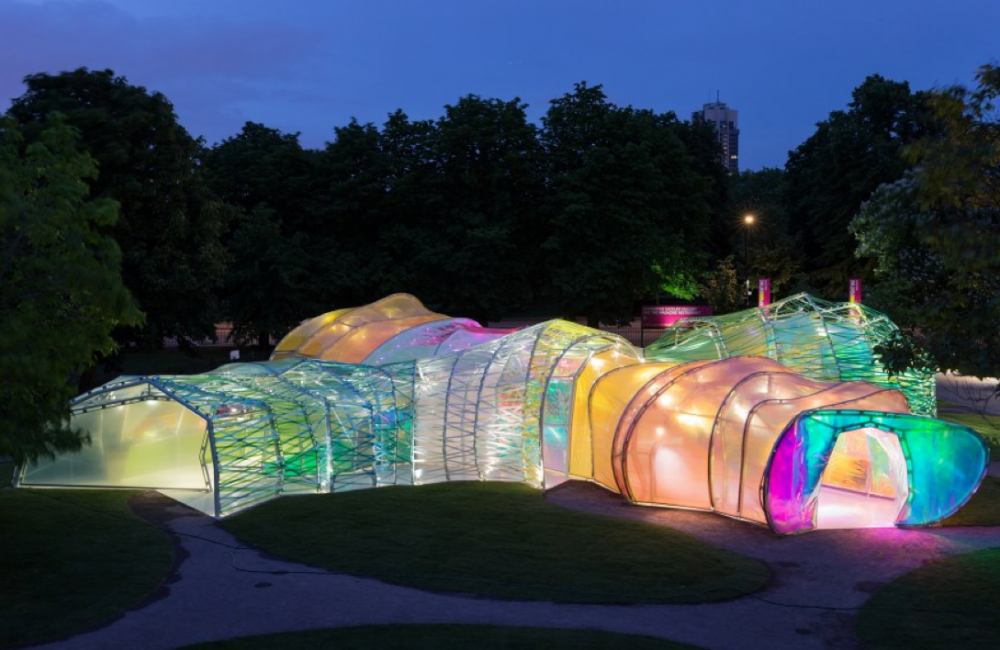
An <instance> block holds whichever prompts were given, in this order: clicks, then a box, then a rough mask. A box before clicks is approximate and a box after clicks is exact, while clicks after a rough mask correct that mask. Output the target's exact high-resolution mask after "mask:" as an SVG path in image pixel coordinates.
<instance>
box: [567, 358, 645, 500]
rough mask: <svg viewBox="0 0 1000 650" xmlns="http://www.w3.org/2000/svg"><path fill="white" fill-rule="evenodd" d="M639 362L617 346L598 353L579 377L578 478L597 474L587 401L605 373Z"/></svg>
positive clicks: (573, 447) (573, 450)
mask: <svg viewBox="0 0 1000 650" xmlns="http://www.w3.org/2000/svg"><path fill="white" fill-rule="evenodd" d="M635 363H638V360H637V359H633V358H632V357H629V356H626V355H624V354H621V353H620V352H618V351H617V350H606V351H604V352H600V353H598V354H595V355H594V356H592V357H591V358H590V361H588V362H587V363H586V364H584V366H583V368H581V369H580V372H579V374H578V375H577V379H576V387H575V389H574V393H573V416H572V430H571V433H570V459H569V473H570V474H571V475H573V476H574V477H576V478H581V479H585V480H590V479H593V478H594V457H593V456H594V454H593V441H592V440H591V437H590V434H591V422H590V411H589V409H588V408H587V404H588V402H589V401H590V392H591V390H592V389H593V388H594V384H595V383H596V382H597V380H598V379H600V378H601V376H602V375H604V374H606V373H608V372H610V371H612V370H614V369H615V368H621V367H624V366H629V365H633V364H635Z"/></svg>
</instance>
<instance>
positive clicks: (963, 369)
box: [851, 66, 1000, 377]
mask: <svg viewBox="0 0 1000 650" xmlns="http://www.w3.org/2000/svg"><path fill="white" fill-rule="evenodd" d="M977 81H978V88H977V89H976V90H975V91H968V90H966V89H964V88H958V87H956V88H949V89H946V90H943V91H941V92H938V93H936V94H935V95H934V97H933V98H932V100H931V103H930V104H931V106H932V108H933V110H934V115H935V117H936V118H937V119H938V120H939V123H940V125H941V127H942V130H941V131H940V132H939V133H936V134H934V135H929V136H927V137H925V138H923V139H921V140H919V141H917V142H915V143H914V144H913V145H912V146H911V147H910V148H909V149H908V150H907V155H908V156H909V160H910V162H911V163H914V164H915V165H916V167H915V168H914V169H913V170H912V171H911V172H909V173H908V174H907V175H906V176H905V177H904V178H903V179H902V180H900V181H897V182H895V183H890V184H886V185H883V186H882V187H880V188H879V189H878V191H877V192H876V193H875V194H874V195H873V197H872V199H871V200H870V201H869V202H868V203H867V204H865V206H864V207H863V209H862V210H861V211H860V213H859V214H858V216H857V217H856V218H855V219H854V221H853V223H852V224H851V228H852V231H853V233H854V234H855V236H856V237H857V239H858V254H859V255H870V256H872V257H874V258H875V259H876V260H877V267H876V278H877V280H878V282H877V284H875V285H874V286H873V288H872V291H871V297H872V300H873V301H875V304H876V306H878V307H880V308H882V309H884V310H886V311H887V312H888V313H889V315H890V316H891V317H892V318H893V319H894V320H896V321H897V323H898V324H899V325H900V326H901V327H902V328H904V330H905V331H906V332H907V333H908V334H909V335H910V336H911V337H912V339H913V341H914V342H915V343H916V344H917V345H918V346H920V347H921V348H923V349H925V350H926V351H927V352H929V353H930V355H931V358H932V359H933V362H934V363H935V364H936V365H937V366H938V367H939V368H940V369H942V370H954V371H958V372H960V373H963V374H967V375H975V376H978V377H986V376H997V375H1000V348H998V346H997V345H996V340H995V338H996V332H997V331H1000V299H998V297H1000V250H998V249H997V246H996V242H997V241H1000V184H998V182H997V181H998V180H1000V171H998V170H1000V120H998V119H997V118H998V115H997V112H996V109H995V105H994V102H995V100H996V98H997V97H998V95H1000V71H998V69H997V68H996V67H994V66H985V67H983V68H981V69H980V71H979V74H978V75H977ZM904 343H906V341H905V340H904V341H902V342H901V345H902V344H904ZM897 347H898V346H897ZM888 352H889V353H890V354H891V355H895V356H901V357H902V358H903V359H904V361H909V360H910V359H909V358H908V356H907V355H906V354H902V353H903V352H905V350H897V349H895V348H894V349H891V350H889V351H888ZM911 356H912V355H911ZM915 359H916V360H917V361H918V362H919V361H920V358H919V355H916V356H915Z"/></svg>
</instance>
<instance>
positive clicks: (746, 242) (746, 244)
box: [743, 214, 754, 307]
mask: <svg viewBox="0 0 1000 650" xmlns="http://www.w3.org/2000/svg"><path fill="white" fill-rule="evenodd" d="M753 221H754V217H753V215H752V214H747V215H744V216H743V276H744V277H745V278H746V283H747V286H746V290H745V293H744V295H743V300H744V304H745V306H747V307H749V306H750V226H752V225H753Z"/></svg>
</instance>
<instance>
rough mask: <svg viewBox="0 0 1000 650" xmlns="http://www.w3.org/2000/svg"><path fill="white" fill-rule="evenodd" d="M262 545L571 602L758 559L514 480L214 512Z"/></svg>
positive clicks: (660, 587)
mask: <svg viewBox="0 0 1000 650" xmlns="http://www.w3.org/2000/svg"><path fill="white" fill-rule="evenodd" d="M223 526H224V527H225V528H227V529H228V530H229V531H230V532H232V533H234V534H235V535H237V536H239V537H240V538H241V539H243V540H244V541H245V542H248V543H250V544H252V545H254V546H256V547H257V548H259V549H262V550H264V551H267V552H269V553H272V554H274V555H278V556H281V557H285V558H289V559H292V560H296V561H299V562H304V563H306V564H310V565H313V566H317V567H323V568H326V569H329V570H332V571H337V572H344V573H350V574H356V575H364V576H370V577H375V578H379V579H381V580H384V581H386V582H391V583H395V584H401V585H407V586H412V587H419V588H423V589H430V590H439V591H455V592H462V593H470V594H479V595H484V596H490V597H496V598H509V599H518V600H551V601H557V602H573V603H692V602H706V601H714V600H722V599H728V598H735V597H739V596H741V595H744V594H746V593H748V592H753V591H756V590H758V589H760V588H761V587H763V586H764V584H765V583H766V582H767V580H768V578H769V572H768V570H767V568H766V567H765V566H764V565H763V564H762V563H760V562H757V561H756V560H751V559H748V558H745V557H742V556H740V555H737V554H735V553H732V552H730V551H726V550H723V549H719V548H716V547H714V546H711V545H709V544H707V543H705V542H702V541H700V540H697V539H695V538H694V537H691V536H689V535H686V534H683V533H680V532H678V531H674V530H670V529H666V528H663V527H659V526H654V525H651V524H646V523H643V522H636V521H628V520H622V519H618V518H614V517H606V516H600V515H590V514H584V513H579V512H574V511H570V510H566V509H564V508H560V507H558V506H554V505H551V504H548V503H546V502H545V501H544V499H543V498H542V494H541V492H539V491H538V490H535V489H532V488H530V487H528V486H526V485H520V484H512V483H488V482H482V483H481V482H465V483H462V482H457V483H441V484H436V485H424V486H418V487H387V488H379V489H374V490H363V491H357V492H346V493H339V494H330V495H316V496H301V497H286V498H283V499H278V500H276V501H272V502H269V503H265V504H262V505H260V506H258V507H256V508H254V509H252V510H249V511H247V512H244V513H241V514H238V515H235V516H233V517H230V518H228V519H226V520H224V521H223Z"/></svg>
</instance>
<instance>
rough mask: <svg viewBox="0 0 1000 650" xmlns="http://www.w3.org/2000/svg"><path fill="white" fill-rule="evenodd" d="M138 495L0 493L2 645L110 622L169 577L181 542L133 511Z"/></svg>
mask: <svg viewBox="0 0 1000 650" xmlns="http://www.w3.org/2000/svg"><path fill="white" fill-rule="evenodd" d="M7 465H9V463H7ZM8 471H9V470H8ZM133 494H135V492H125V491H110V490H72V491H71V490H13V489H0V612H2V613H3V614H2V616H0V648H11V647H15V646H20V645H26V644H35V643H41V642H43V641H52V640H55V639H59V638H61V637H63V636H66V635H69V634H73V633H77V632H82V631H84V630H87V629H89V628H92V627H94V626H97V625H100V624H102V623H105V622H107V621H110V620H112V619H114V618H115V617H117V616H119V615H121V614H122V613H124V612H125V611H126V610H128V609H129V608H130V607H132V606H134V605H136V604H137V603H138V602H140V601H141V600H142V599H143V598H144V597H145V596H146V595H148V594H149V593H150V592H152V591H153V590H154V589H155V588H156V587H157V586H158V585H159V584H160V583H161V582H162V581H163V580H164V579H165V578H166V576H167V574H168V573H169V571H170V568H171V566H172V565H173V544H172V542H171V540H170V537H169V536H168V535H166V534H165V533H163V532H161V531H159V530H156V529H155V528H151V527H150V526H147V525H145V524H144V523H143V522H142V520H140V519H139V518H138V517H137V516H135V515H134V514H132V512H131V511H130V510H129V509H128V507H127V506H126V503H125V502H126V500H127V499H128V498H129V497H130V496H132V495H133Z"/></svg>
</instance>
